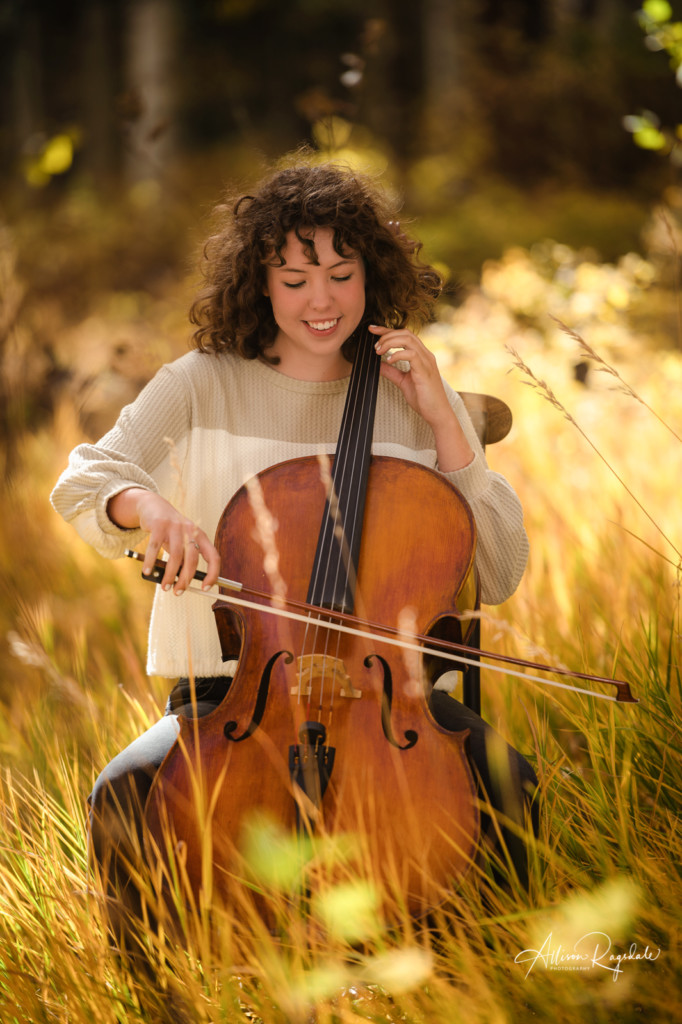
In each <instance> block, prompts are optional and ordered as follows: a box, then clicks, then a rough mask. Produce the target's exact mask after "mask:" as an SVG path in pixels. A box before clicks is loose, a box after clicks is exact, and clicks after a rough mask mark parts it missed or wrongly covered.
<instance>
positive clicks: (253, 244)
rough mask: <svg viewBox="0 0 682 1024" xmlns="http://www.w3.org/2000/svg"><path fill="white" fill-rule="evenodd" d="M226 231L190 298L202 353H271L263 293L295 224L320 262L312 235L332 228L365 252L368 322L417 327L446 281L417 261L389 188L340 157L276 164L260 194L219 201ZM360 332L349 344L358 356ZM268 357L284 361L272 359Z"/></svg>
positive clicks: (339, 239)
mask: <svg viewBox="0 0 682 1024" xmlns="http://www.w3.org/2000/svg"><path fill="white" fill-rule="evenodd" d="M218 215H219V218H220V223H219V230H218V231H217V232H216V233H215V234H214V235H212V236H211V237H210V238H209V240H208V242H207V243H206V246H205V248H204V265H203V272H204V279H205V282H206V283H205V287H204V289H203V291H202V292H201V293H200V294H199V295H198V296H197V299H196V300H195V302H194V303H193V305H192V308H191V312H190V320H191V322H192V323H193V324H196V325H197V330H196V331H195V332H194V335H193V342H194V345H195V346H196V347H197V348H198V349H199V350H200V351H202V352H221V351H226V350H230V351H234V352H238V353H239V354H240V355H241V356H243V357H244V358H246V359H255V358H256V357H257V356H265V358H269V357H268V356H267V354H266V351H267V349H268V348H269V347H270V346H271V345H272V343H273V342H274V340H275V336H276V334H277V325H276V323H275V320H274V317H273V315H272V307H271V305H270V300H269V298H268V297H267V296H266V295H265V291H264V289H265V264H266V262H267V261H271V260H272V259H273V258H277V257H278V258H279V259H280V260H281V261H282V263H283V262H284V260H283V258H282V250H283V249H284V247H285V245H286V242H287V235H288V233H289V232H291V231H294V232H295V233H296V235H297V237H298V238H299V239H300V240H301V241H302V242H303V244H304V246H305V247H306V252H307V255H308V257H309V258H310V259H311V260H312V261H313V262H316V260H317V257H316V254H315V250H314V246H313V244H312V241H311V239H310V233H311V231H312V230H314V229H315V228H321V227H325V228H331V229H332V231H333V233H334V236H333V244H334V248H335V250H336V251H337V252H338V253H339V255H342V256H347V255H348V254H349V252H353V253H355V254H357V255H359V256H360V257H361V258H362V260H363V263H364V267H365V280H366V283H365V295H366V305H365V318H364V322H368V323H377V324H384V325H385V326H388V327H404V326H406V325H407V324H408V323H410V324H414V325H415V326H416V325H418V324H420V323H423V322H425V321H426V320H428V319H429V316H430V314H431V311H432V307H433V304H434V302H435V300H436V298H437V297H438V295H439V294H440V290H441V286H442V281H441V278H440V275H439V274H438V272H437V271H436V270H434V268H433V267H430V266H428V265H427V264H424V263H422V262H421V261H420V259H419V251H420V249H421V243H419V242H416V241H414V240H412V239H410V238H408V236H407V235H406V234H405V233H404V232H403V231H402V230H401V229H400V225H399V224H398V222H397V221H396V220H395V219H394V217H395V211H394V210H393V209H392V208H391V203H390V202H389V200H388V199H387V197H386V196H385V194H384V193H383V191H382V190H380V189H379V188H378V187H377V186H375V184H374V182H373V181H372V180H371V179H370V178H369V177H367V176H365V175H361V174H358V173H357V172H356V171H354V170H351V169H350V168H348V167H343V166H340V165H338V164H321V165H320V164H318V165H299V166H295V167H290V168H287V169H285V170H280V171H277V172H276V173H274V174H272V175H271V176H270V177H268V178H267V179H266V180H265V181H263V182H262V183H261V185H260V186H259V187H258V189H256V190H254V191H253V193H252V194H248V195H241V196H240V197H239V198H236V199H235V198H234V197H233V198H232V200H231V202H230V203H229V204H223V205H221V206H220V207H218ZM354 348H355V343H354V338H350V339H348V341H347V342H346V345H345V346H344V349H343V352H344V355H345V356H346V358H350V359H352V357H353V355H354ZM270 361H276V360H275V359H271V360H270Z"/></svg>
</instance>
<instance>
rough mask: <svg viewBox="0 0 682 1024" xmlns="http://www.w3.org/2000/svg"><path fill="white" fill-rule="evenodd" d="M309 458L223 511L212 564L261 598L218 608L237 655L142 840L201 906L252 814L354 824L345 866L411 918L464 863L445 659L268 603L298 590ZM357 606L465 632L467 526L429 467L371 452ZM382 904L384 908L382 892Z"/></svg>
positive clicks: (317, 517) (470, 823)
mask: <svg viewBox="0 0 682 1024" xmlns="http://www.w3.org/2000/svg"><path fill="white" fill-rule="evenodd" d="M327 473H328V470H327V471H325V469H324V467H323V466H322V464H321V462H320V460H318V459H317V458H315V457H306V458H301V459H295V460H292V461H290V462H285V463H282V464H280V465H277V466H273V467H272V468H270V469H269V470H266V471H265V472H263V473H261V474H259V475H258V477H256V478H255V485H254V484H252V485H251V486H250V487H247V486H244V487H242V488H241V489H240V490H239V491H238V492H237V493H236V494H235V496H234V497H233V498H232V500H231V501H230V502H229V504H228V505H227V507H226V509H225V510H224V512H223V515H222V518H221V520H220V523H219V526H218V530H217V534H216V547H217V548H218V550H219V551H220V553H221V564H222V571H223V573H224V575H227V576H229V577H231V578H232V579H237V580H240V581H241V582H242V583H244V585H245V586H246V587H249V588H253V589H255V590H258V591H262V592H265V593H267V594H269V595H271V601H265V600H263V611H261V610H260V609H258V608H256V609H243V608H233V607H231V606H230V605H228V604H226V603H223V602H220V601H219V602H216V605H215V614H216V623H217V628H218V631H219V635H220V640H221V645H222V650H223V658H224V659H225V660H226V661H227V660H234V659H237V661H238V666H237V670H236V673H235V675H234V679H233V682H232V684H231V686H230V689H229V691H228V693H227V695H226V697H225V699H224V700H223V702H222V704H221V705H220V706H219V707H217V708H216V709H215V710H214V711H213V712H212V713H211V714H209V715H207V716H205V717H203V718H201V719H182V718H181V720H180V723H181V724H180V734H179V737H178V741H177V742H176V744H175V746H174V747H173V748H172V749H171V751H170V752H169V754H168V756H167V758H166V760H165V761H164V763H163V765H162V766H161V768H160V770H159V772H158V775H157V777H156V779H155V782H154V785H153V787H152V790H151V793H150V796H149V799H148V802H147V808H146V822H147V827H148V832H149V836H150V839H151V844H152V847H153V848H154V849H155V852H156V855H160V856H161V857H162V859H165V861H166V863H167V864H168V863H169V862H170V861H172V859H173V858H177V859H179V861H180V862H181V865H182V874H184V876H185V884H186V885H187V886H188V887H189V889H190V890H191V893H192V895H193V899H194V900H195V901H197V903H200V904H203V905H206V903H207V902H209V903H210V902H213V901H214V900H216V899H218V900H222V901H230V900H233V899H234V898H235V888H234V887H235V884H237V885H241V882H242V879H243V865H241V866H240V863H241V862H240V855H239V850H240V847H241V844H242V840H243V835H244V830H245V829H246V828H248V826H249V824H250V822H251V821H252V820H253V817H254V815H255V814H257V815H264V816H266V817H267V818H268V819H270V820H271V821H274V822H275V823H277V824H278V825H279V826H280V827H281V828H283V829H285V830H291V831H292V833H296V832H298V833H299V834H300V833H301V832H304V833H310V834H312V833H314V834H315V835H323V836H327V835H332V836H335V835H339V834H344V835H345V834H349V833H350V834H352V835H353V836H355V837H356V838H358V839H359V842H360V845H361V848H362V851H363V852H362V858H361V862H362V863H361V865H358V872H359V873H360V874H364V875H365V876H368V877H370V878H371V879H373V880H374V881H376V882H377V883H378V884H379V885H380V886H381V887H382V891H383V892H384V894H385V896H386V901H387V902H386V903H385V905H388V903H391V902H393V901H396V902H399V903H400V905H402V906H407V908H408V909H409V911H410V913H412V914H414V915H416V916H419V915H421V914H423V913H425V912H427V911H428V910H429V909H430V908H432V907H434V906H435V905H437V904H439V903H440V902H442V900H443V898H444V895H445V894H446V892H447V891H448V890H449V889H451V888H452V886H453V884H456V881H457V880H458V879H460V878H461V877H462V876H463V874H464V873H465V872H466V870H467V868H468V866H469V865H470V864H471V862H472V859H473V858H474V857H475V853H476V849H477V842H478V835H479V821H478V810H477V797H476V789H475V784H474V779H473V776H472V772H471V768H470V766H469V762H468V759H467V756H466V749H465V745H466V737H467V735H468V733H466V732H464V733H452V732H449V731H447V730H445V729H443V728H442V727H441V726H439V725H438V724H437V723H436V722H435V720H434V718H433V716H432V715H431V712H430V710H429V707H428V693H429V691H430V688H431V685H432V682H433V680H434V678H435V676H436V675H437V673H438V671H439V670H440V669H442V667H443V666H439V665H438V664H436V660H435V659H434V658H431V659H427V658H425V657H424V656H422V655H421V654H419V653H416V652H415V651H413V650H401V649H400V648H399V647H396V646H394V645H390V644H389V643H388V642H386V643H384V642H382V640H381V639H377V637H376V635H372V636H370V635H369V630H368V633H367V636H364V635H360V636H351V635H347V634H344V633H339V632H337V631H335V630H334V629H332V628H331V627H330V625H329V619H328V617H327V616H326V615H325V609H324V607H320V609H319V613H318V614H316V615H312V614H311V615H310V617H309V619H308V620H307V621H306V622H300V621H292V620H291V619H287V618H283V617H281V616H278V615H276V614H272V609H271V608H270V605H274V606H275V609H276V607H277V606H278V605H279V604H281V603H282V602H283V601H284V600H286V599H287V598H290V599H294V600H296V601H305V600H306V593H307V592H308V588H309V584H310V579H311V573H313V572H314V565H315V559H316V544H317V540H318V530H319V527H320V523H321V522H322V520H323V518H324V515H325V502H326V501H327V493H328V486H327V483H328V481H327V480H326V479H325V477H326V474H327ZM359 551H360V554H359V559H358V567H357V573H356V574H355V572H354V575H355V578H354V580H353V589H354V602H355V614H356V615H357V616H359V617H360V618H362V619H364V620H367V621H371V622H373V623H377V622H379V623H383V624H385V625H386V626H388V627H396V626H397V627H400V628H403V629H405V630H406V631H408V632H410V633H413V634H414V633H419V634H428V635H433V636H437V637H439V638H443V639H452V640H456V641H457V640H459V641H461V640H462V635H461V629H460V623H459V621H458V619H457V618H456V616H457V615H458V613H461V612H463V611H466V610H469V609H471V608H473V607H474V605H475V600H476V576H475V569H474V551H475V524H474V520H473V516H472V513H471V511H470V509H469V507H468V505H467V503H466V502H465V501H464V499H463V498H462V497H461V496H460V495H459V493H458V492H457V491H456V490H455V488H454V487H452V485H451V484H449V482H448V481H446V480H445V479H444V478H443V477H442V476H441V475H440V474H438V473H437V472H435V471H432V470H430V469H427V468H425V467H423V466H420V465H418V464H415V463H412V462H408V461H403V460H401V459H392V458H382V457H376V456H375V457H372V458H371V461H370V463H369V482H368V486H367V491H366V501H365V506H364V514H363V526H362V538H361V543H360V548H359ZM393 905H395V902H394V903H393Z"/></svg>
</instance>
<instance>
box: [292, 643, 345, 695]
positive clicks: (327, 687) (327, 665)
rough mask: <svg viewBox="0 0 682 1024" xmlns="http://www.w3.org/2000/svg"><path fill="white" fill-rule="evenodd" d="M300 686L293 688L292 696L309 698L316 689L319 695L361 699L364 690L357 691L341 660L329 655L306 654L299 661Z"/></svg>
mask: <svg viewBox="0 0 682 1024" xmlns="http://www.w3.org/2000/svg"><path fill="white" fill-rule="evenodd" d="M297 666H298V667H297V673H296V674H297V676H298V686H292V688H291V693H292V696H298V697H309V696H310V694H311V693H312V691H313V687H316V689H317V692H318V693H326V694H328V695H329V696H336V695H337V694H338V696H339V697H348V698H356V699H357V698H359V697H362V690H356V689H355V687H354V686H353V683H352V682H351V678H350V676H349V675H348V672H347V671H346V666H345V665H344V663H343V662H342V661H341V659H340V658H332V657H330V656H329V655H327V654H304V655H302V656H301V657H300V658H298V659H297Z"/></svg>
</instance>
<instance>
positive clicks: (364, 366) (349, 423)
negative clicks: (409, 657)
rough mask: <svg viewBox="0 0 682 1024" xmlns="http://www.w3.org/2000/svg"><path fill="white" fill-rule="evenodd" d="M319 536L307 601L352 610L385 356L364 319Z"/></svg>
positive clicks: (336, 608)
mask: <svg viewBox="0 0 682 1024" xmlns="http://www.w3.org/2000/svg"><path fill="white" fill-rule="evenodd" d="M358 332H359V340H358V348H357V352H356V356H355V360H354V362H353V369H352V371H351V376H350V383H349V385H348V393H347V395H346V403H345V406H344V410H343V418H342V420H341V431H340V434H339V440H338V444H337V449H336V455H335V457H334V465H333V468H332V472H331V482H330V485H329V490H328V494H327V500H326V502H325V508H324V514H323V516H322V525H321V527H320V533H319V536H318V541H317V550H316V552H315V560H314V563H313V572H312V576H311V580H310V588H309V590H308V603H309V604H313V605H316V606H318V607H324V608H331V609H333V610H334V611H339V612H352V611H353V606H354V592H355V579H356V576H357V566H358V559H359V556H360V542H361V539H362V519H363V515H364V509H365V495H366V491H367V476H368V473H369V463H370V456H371V447H372V434H373V431H374V413H375V410H376V399H377V391H378V387H379V369H380V366H381V358H380V356H379V355H378V354H377V352H376V351H375V348H374V337H373V336H372V335H371V334H370V333H369V331H368V330H367V328H366V327H365V326H364V325H362V326H361V327H360V328H358Z"/></svg>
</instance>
